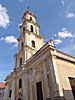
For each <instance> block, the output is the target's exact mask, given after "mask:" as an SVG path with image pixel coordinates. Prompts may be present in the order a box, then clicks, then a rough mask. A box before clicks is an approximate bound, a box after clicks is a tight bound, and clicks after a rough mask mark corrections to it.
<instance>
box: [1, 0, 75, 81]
mask: <svg viewBox="0 0 75 100" xmlns="http://www.w3.org/2000/svg"><path fill="white" fill-rule="evenodd" d="M28 6H29V7H30V8H29V10H30V11H31V12H32V13H33V14H34V15H35V16H36V17H37V24H39V25H40V34H43V35H44V36H45V42H47V41H49V40H50V39H53V41H54V46H55V47H56V48H57V49H58V50H61V51H62V52H65V53H67V54H69V55H71V56H74V57H75V0H0V81H1V82H4V79H5V78H6V76H7V75H9V74H10V73H11V72H12V71H13V69H14V54H15V53H17V47H18V42H17V38H18V37H19V36H20V29H19V25H20V23H22V19H21V18H22V16H23V14H24V12H25V11H26V10H27V8H28Z"/></svg>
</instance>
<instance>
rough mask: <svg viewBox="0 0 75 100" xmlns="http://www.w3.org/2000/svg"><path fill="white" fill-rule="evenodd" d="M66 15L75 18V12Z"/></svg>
mask: <svg viewBox="0 0 75 100" xmlns="http://www.w3.org/2000/svg"><path fill="white" fill-rule="evenodd" d="M66 17H67V18H74V17H75V14H74V13H68V14H67V16H66Z"/></svg>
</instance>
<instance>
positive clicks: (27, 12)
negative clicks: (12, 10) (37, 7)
mask: <svg viewBox="0 0 75 100" xmlns="http://www.w3.org/2000/svg"><path fill="white" fill-rule="evenodd" d="M26 14H30V15H32V16H33V17H35V18H36V16H34V15H33V13H32V12H31V11H29V10H27V11H26V12H25V13H24V16H25V15H26ZM24 16H23V17H22V19H23V18H24Z"/></svg>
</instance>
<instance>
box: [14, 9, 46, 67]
mask: <svg viewBox="0 0 75 100" xmlns="http://www.w3.org/2000/svg"><path fill="white" fill-rule="evenodd" d="M36 19H37V18H36V16H34V15H33V13H32V12H31V11H29V10H27V11H26V12H25V13H24V15H23V17H22V21H23V22H22V24H21V25H20V30H21V34H20V37H19V38H18V39H17V40H18V53H17V54H15V56H14V57H15V69H16V68H19V67H21V65H22V64H23V63H26V61H27V60H28V59H29V58H30V57H31V56H33V55H34V54H35V53H36V52H37V51H38V50H39V49H40V48H41V47H42V46H43V45H44V44H45V42H44V36H43V35H39V25H38V24H37V23H36Z"/></svg>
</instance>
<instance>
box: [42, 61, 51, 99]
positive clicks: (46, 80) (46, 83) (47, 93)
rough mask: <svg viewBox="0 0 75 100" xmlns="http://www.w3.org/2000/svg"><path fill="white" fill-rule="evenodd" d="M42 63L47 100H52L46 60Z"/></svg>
mask: <svg viewBox="0 0 75 100" xmlns="http://www.w3.org/2000/svg"><path fill="white" fill-rule="evenodd" d="M42 63H43V73H44V83H45V91H46V100H50V92H49V86H48V79H47V71H46V62H45V60H44V61H43V62H42Z"/></svg>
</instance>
